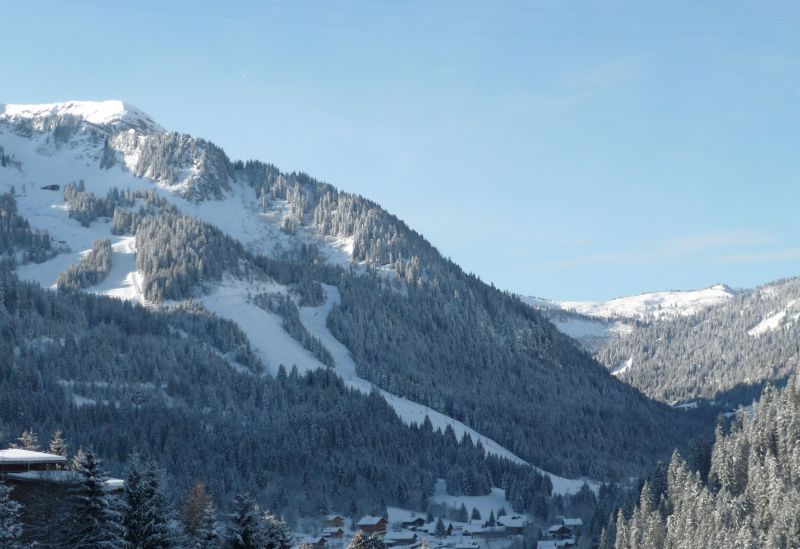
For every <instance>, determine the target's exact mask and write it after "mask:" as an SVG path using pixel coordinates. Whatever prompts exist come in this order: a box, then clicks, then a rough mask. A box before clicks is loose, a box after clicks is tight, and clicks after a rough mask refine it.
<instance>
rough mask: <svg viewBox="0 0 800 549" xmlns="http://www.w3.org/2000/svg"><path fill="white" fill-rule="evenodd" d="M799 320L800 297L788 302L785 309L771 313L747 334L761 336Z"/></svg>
mask: <svg viewBox="0 0 800 549" xmlns="http://www.w3.org/2000/svg"><path fill="white" fill-rule="evenodd" d="M798 320H800V299H793V300H791V301H789V302H788V303H787V304H786V307H785V308H784V309H783V310H780V311H778V312H776V313H773V314H771V315H770V316H768V317H767V318H765V319H764V320H762V321H761V322H759V323H758V324H756V325H755V326H754V327H753V328H751V329H750V330H748V332H747V335H749V336H752V337H759V336H762V335H764V334H766V333H769V332H774V331H775V330H779V329H780V328H783V327H789V326H791V325H793V324H794V323H796V322H797V321H798Z"/></svg>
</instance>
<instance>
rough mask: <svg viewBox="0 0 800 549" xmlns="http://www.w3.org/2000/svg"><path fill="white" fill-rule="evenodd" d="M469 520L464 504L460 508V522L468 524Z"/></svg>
mask: <svg viewBox="0 0 800 549" xmlns="http://www.w3.org/2000/svg"><path fill="white" fill-rule="evenodd" d="M468 520H469V514H468V513H467V506H466V505H464V504H463V503H462V504H461V507H459V508H458V522H467V521H468Z"/></svg>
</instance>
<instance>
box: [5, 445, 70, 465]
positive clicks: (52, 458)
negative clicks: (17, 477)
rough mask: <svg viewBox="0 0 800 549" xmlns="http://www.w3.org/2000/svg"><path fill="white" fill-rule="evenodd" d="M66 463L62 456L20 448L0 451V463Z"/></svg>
mask: <svg viewBox="0 0 800 549" xmlns="http://www.w3.org/2000/svg"><path fill="white" fill-rule="evenodd" d="M66 461H67V459H66V458H65V457H64V456H59V455H56V454H46V453H44V452H34V451H32V450H23V449H21V448H8V449H6V450H0V463H11V464H17V463H19V464H23V463H66Z"/></svg>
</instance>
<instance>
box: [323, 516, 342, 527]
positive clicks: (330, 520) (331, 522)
mask: <svg viewBox="0 0 800 549" xmlns="http://www.w3.org/2000/svg"><path fill="white" fill-rule="evenodd" d="M325 525H326V526H329V527H331V528H344V517H343V516H342V515H336V514H333V515H325Z"/></svg>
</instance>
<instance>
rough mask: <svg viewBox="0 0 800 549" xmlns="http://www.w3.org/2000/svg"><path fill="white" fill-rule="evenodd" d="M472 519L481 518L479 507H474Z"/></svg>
mask: <svg viewBox="0 0 800 549" xmlns="http://www.w3.org/2000/svg"><path fill="white" fill-rule="evenodd" d="M472 520H481V512H480V511H478V508H477V507H473V508H472Z"/></svg>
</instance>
